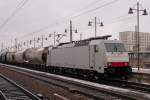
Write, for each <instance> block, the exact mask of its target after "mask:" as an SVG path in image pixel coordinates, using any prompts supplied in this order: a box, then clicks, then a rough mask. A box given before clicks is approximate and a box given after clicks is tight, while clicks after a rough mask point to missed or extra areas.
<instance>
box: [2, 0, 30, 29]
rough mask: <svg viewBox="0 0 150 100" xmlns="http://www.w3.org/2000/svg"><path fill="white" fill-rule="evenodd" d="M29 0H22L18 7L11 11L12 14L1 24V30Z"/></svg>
mask: <svg viewBox="0 0 150 100" xmlns="http://www.w3.org/2000/svg"><path fill="white" fill-rule="evenodd" d="M28 1H29V0H22V1H21V2H20V3H19V4H18V5H17V7H16V9H15V10H14V11H13V12H12V13H11V15H10V16H8V17H7V18H6V20H5V21H4V22H3V23H2V24H0V30H1V29H2V28H3V27H4V26H5V25H6V24H7V23H8V22H9V21H10V20H11V19H12V18H13V17H14V16H15V15H16V14H17V13H18V12H19V11H20V10H21V8H23V6H24V5H25V4H26V3H27V2H28Z"/></svg>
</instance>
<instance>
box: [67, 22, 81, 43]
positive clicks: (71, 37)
mask: <svg viewBox="0 0 150 100" xmlns="http://www.w3.org/2000/svg"><path fill="white" fill-rule="evenodd" d="M67 31H68V30H67V29H65V33H67ZM69 31H70V42H72V40H73V35H72V33H73V31H74V33H78V31H77V29H75V30H74V29H73V28H72V21H71V20H70V29H69Z"/></svg>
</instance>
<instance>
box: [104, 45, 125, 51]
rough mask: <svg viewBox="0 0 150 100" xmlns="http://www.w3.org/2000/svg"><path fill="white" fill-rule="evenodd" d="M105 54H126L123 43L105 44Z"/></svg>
mask: <svg viewBox="0 0 150 100" xmlns="http://www.w3.org/2000/svg"><path fill="white" fill-rule="evenodd" d="M105 47H106V50H107V52H126V50H125V47H124V44H123V43H105Z"/></svg>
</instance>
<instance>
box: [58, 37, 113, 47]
mask: <svg viewBox="0 0 150 100" xmlns="http://www.w3.org/2000/svg"><path fill="white" fill-rule="evenodd" d="M109 37H111V35H106V36H99V37H92V38H88V39H84V40H80V41H73V42H66V43H60V44H59V45H58V47H61V46H64V45H65V46H66V45H68V46H71V45H72V46H84V45H88V44H89V42H90V41H92V40H100V39H102V40H107V39H108V38H109Z"/></svg>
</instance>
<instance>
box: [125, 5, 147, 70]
mask: <svg viewBox="0 0 150 100" xmlns="http://www.w3.org/2000/svg"><path fill="white" fill-rule="evenodd" d="M139 6H140V4H139V2H137V8H136V9H134V8H129V12H128V13H129V14H133V10H135V11H136V12H137V49H138V50H137V66H138V70H139V68H140V55H139V52H140V34H139V16H140V14H139V13H140V11H142V12H143V14H142V15H144V16H145V15H148V13H147V11H146V9H140V8H139Z"/></svg>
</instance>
